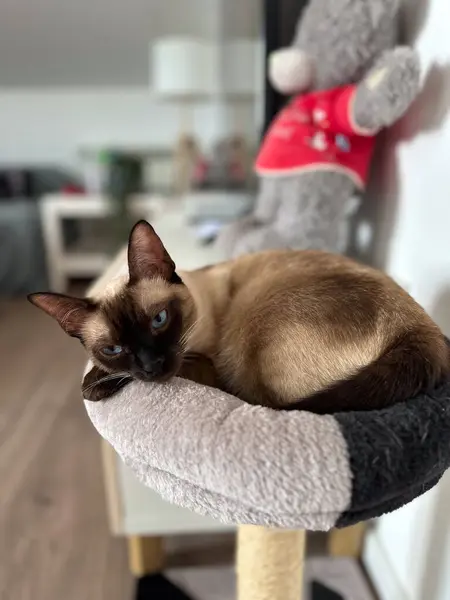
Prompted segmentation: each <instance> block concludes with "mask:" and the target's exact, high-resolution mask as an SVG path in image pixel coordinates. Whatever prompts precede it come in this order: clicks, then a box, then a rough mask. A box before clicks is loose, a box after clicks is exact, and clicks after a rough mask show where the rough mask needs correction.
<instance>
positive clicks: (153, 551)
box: [128, 536, 165, 578]
mask: <svg viewBox="0 0 450 600" xmlns="http://www.w3.org/2000/svg"><path fill="white" fill-rule="evenodd" d="M128 561H129V566H130V571H131V573H132V574H133V575H134V577H138V578H139V577H144V576H145V575H151V574H153V573H158V572H159V571H162V569H163V568H164V562H165V554H164V540H163V538H161V537H150V536H131V537H129V538H128Z"/></svg>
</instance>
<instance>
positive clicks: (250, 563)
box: [237, 525, 306, 600]
mask: <svg viewBox="0 0 450 600" xmlns="http://www.w3.org/2000/svg"><path fill="white" fill-rule="evenodd" d="M305 537H306V534H305V532H304V531H285V530H280V529H267V528H265V527H255V526H252V525H241V526H240V527H239V531H238V547H237V578H238V600H301V598H302V595H303V562H304V558H305Z"/></svg>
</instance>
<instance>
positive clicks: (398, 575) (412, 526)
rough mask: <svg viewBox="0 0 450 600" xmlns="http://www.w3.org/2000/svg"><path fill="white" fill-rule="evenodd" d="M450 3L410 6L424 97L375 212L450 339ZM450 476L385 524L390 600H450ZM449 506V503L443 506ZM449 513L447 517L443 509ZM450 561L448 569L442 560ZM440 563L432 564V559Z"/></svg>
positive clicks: (387, 153) (378, 571) (401, 139)
mask: <svg viewBox="0 0 450 600" xmlns="http://www.w3.org/2000/svg"><path fill="white" fill-rule="evenodd" d="M449 23H450V3H449V2H448V0H430V3H427V2H425V1H421V2H414V1H411V0H410V2H409V4H408V20H407V25H408V33H409V37H410V39H411V41H414V38H415V37H416V38H417V39H416V47H417V49H418V51H419V53H420V56H421V58H422V64H423V69H424V90H423V93H422V95H421V97H420V98H419V100H418V102H417V103H416V105H415V106H414V108H413V109H412V110H411V111H410V114H409V115H408V116H407V118H406V119H405V120H404V122H403V123H402V124H401V125H400V126H399V127H397V128H396V129H395V130H393V131H392V132H390V133H389V135H388V136H387V139H386V141H385V145H384V152H383V155H382V159H381V161H380V165H379V169H378V170H377V176H378V177H377V178H375V179H378V180H377V181H376V185H374V188H373V190H372V196H371V199H370V201H369V204H368V206H367V207H366V210H367V213H368V214H369V215H371V216H372V218H374V219H375V222H376V224H377V225H378V226H379V234H381V235H379V236H378V239H377V243H376V246H375V261H376V262H378V263H381V264H382V266H384V267H385V269H386V270H387V271H388V272H389V273H390V274H391V275H393V276H394V277H395V278H396V279H397V280H399V282H400V283H402V284H403V285H405V286H406V287H407V288H408V290H409V291H410V293H411V294H412V295H413V296H414V297H415V298H416V299H417V300H418V301H419V302H420V303H421V304H422V305H423V306H424V307H425V309H426V310H427V311H428V312H429V313H430V314H431V315H432V316H433V317H434V318H435V319H436V321H437V322H438V324H439V325H440V326H441V327H442V328H443V330H444V332H445V333H446V334H447V335H450V234H449V231H450V229H449V223H450V114H449V113H448V109H449V107H450V37H449V32H450V30H449ZM449 495H450V478H447V479H446V480H445V482H444V483H443V484H441V485H440V486H439V487H438V489H437V490H434V491H432V492H430V493H429V494H427V495H426V496H425V497H423V498H421V499H418V500H417V501H415V502H414V503H412V504H411V505H409V506H407V507H405V508H403V509H402V510H400V511H397V512H396V513H394V514H392V515H389V516H386V517H384V518H382V519H381V520H380V521H379V522H378V524H377V526H376V528H375V530H374V531H373V532H372V533H371V535H370V536H369V539H368V543H367V546H366V550H365V561H366V564H367V566H368V569H369V571H370V572H371V574H372V576H373V577H374V579H375V582H376V583H377V586H378V588H379V591H380V595H381V597H382V599H383V600H449V599H450V579H449V573H450V562H449V560H450V511H449V510H448V504H449V503H448V500H449ZM444 498H445V499H446V501H445V502H444V501H443V499H444ZM445 505H446V506H447V508H445V509H444V506H445ZM445 556H446V557H447V562H443V557H445ZM431 557H433V558H431Z"/></svg>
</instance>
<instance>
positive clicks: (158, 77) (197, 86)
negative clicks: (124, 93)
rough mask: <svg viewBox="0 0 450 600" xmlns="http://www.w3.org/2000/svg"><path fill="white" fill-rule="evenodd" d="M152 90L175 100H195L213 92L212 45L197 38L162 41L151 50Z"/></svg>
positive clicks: (157, 41) (154, 44) (159, 40)
mask: <svg viewBox="0 0 450 600" xmlns="http://www.w3.org/2000/svg"><path fill="white" fill-rule="evenodd" d="M150 52H151V64H152V67H153V77H152V83H153V91H154V92H155V93H156V94H158V95H161V96H165V97H167V96H169V97H173V98H175V99H183V98H184V99H191V98H192V99H193V98H196V97H202V96H206V95H209V94H211V93H212V92H213V90H214V78H215V76H216V70H215V69H214V63H215V60H214V59H215V55H214V48H213V45H212V44H211V43H210V42H208V41H207V40H201V39H196V38H179V37H170V38H161V39H158V40H156V41H154V42H153V44H152V45H151V48H150Z"/></svg>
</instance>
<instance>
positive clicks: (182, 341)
mask: <svg viewBox="0 0 450 600" xmlns="http://www.w3.org/2000/svg"><path fill="white" fill-rule="evenodd" d="M202 319H203V315H202V316H200V317H199V318H198V319H197V320H196V321H194V322H193V323H192V325H191V326H190V327H188V328H187V329H186V331H185V332H184V333H183V335H182V336H181V338H180V346H182V348H183V352H185V351H186V350H187V343H188V341H189V336H190V335H191V333H192V332H193V331H194V329H195V328H196V327H197V325H199V324H200V323H201V321H202Z"/></svg>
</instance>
